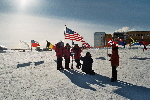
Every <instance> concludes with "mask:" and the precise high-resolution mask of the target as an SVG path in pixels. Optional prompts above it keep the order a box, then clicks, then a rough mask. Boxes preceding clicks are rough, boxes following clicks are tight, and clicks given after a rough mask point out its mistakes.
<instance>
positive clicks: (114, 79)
mask: <svg viewBox="0 0 150 100" xmlns="http://www.w3.org/2000/svg"><path fill="white" fill-rule="evenodd" d="M116 68H117V67H116V66H112V78H111V81H112V82H114V81H116V80H117V70H116Z"/></svg>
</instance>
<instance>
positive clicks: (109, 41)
mask: <svg viewBox="0 0 150 100" xmlns="http://www.w3.org/2000/svg"><path fill="white" fill-rule="evenodd" d="M112 44H116V46H118V43H117V42H115V41H112V40H111V39H108V45H112Z"/></svg>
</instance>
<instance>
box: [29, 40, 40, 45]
mask: <svg viewBox="0 0 150 100" xmlns="http://www.w3.org/2000/svg"><path fill="white" fill-rule="evenodd" d="M31 46H32V47H37V46H40V45H39V43H38V42H36V41H34V40H31Z"/></svg>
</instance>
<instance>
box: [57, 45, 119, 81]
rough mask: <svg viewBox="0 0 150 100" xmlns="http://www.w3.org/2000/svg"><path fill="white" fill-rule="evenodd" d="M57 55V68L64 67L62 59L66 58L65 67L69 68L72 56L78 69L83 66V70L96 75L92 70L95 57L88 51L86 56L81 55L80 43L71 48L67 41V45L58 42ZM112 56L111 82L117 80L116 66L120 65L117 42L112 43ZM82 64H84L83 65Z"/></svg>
mask: <svg viewBox="0 0 150 100" xmlns="http://www.w3.org/2000/svg"><path fill="white" fill-rule="evenodd" d="M55 52H56V56H57V70H61V69H64V68H63V66H62V60H63V58H64V59H65V69H70V68H69V63H70V57H72V59H75V62H76V67H77V68H78V69H80V68H81V70H82V71H83V72H85V73H86V74H90V75H95V72H94V70H92V63H93V59H92V56H91V54H90V52H87V53H86V55H85V56H84V57H82V56H81V52H82V50H81V48H80V47H79V46H78V44H75V46H74V47H73V48H72V49H71V46H70V45H69V44H68V43H66V46H64V44H63V43H62V42H59V43H57V44H56V48H55ZM109 56H110V57H111V59H110V61H111V66H112V78H111V82H114V81H116V80H117V70H116V68H117V67H118V66H119V55H118V47H117V46H116V44H112V54H111V55H109ZM80 60H82V61H83V64H81V63H80ZM81 65H82V66H81Z"/></svg>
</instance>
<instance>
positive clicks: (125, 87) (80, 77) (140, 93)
mask: <svg viewBox="0 0 150 100" xmlns="http://www.w3.org/2000/svg"><path fill="white" fill-rule="evenodd" d="M60 72H62V73H64V74H65V75H66V76H67V77H68V78H69V79H70V80H71V82H72V83H74V84H75V85H77V86H79V87H81V88H84V89H90V90H93V91H96V89H95V88H93V87H91V86H90V85H92V84H93V85H95V84H96V85H98V86H101V87H105V86H106V85H111V86H117V87H118V89H116V90H114V91H113V92H114V93H116V94H118V95H121V96H123V97H126V98H128V99H132V100H142V99H143V100H149V95H150V89H149V88H146V87H143V86H136V85H133V84H131V83H127V82H124V81H119V80H118V81H116V82H110V78H109V77H106V76H102V75H99V74H96V75H88V74H84V73H83V72H79V71H77V70H60Z"/></svg>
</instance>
